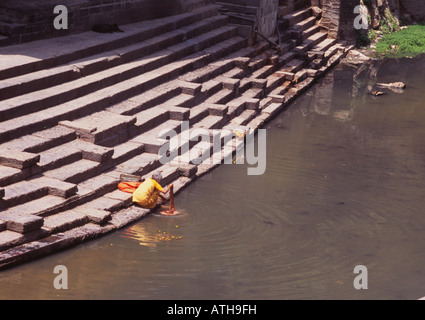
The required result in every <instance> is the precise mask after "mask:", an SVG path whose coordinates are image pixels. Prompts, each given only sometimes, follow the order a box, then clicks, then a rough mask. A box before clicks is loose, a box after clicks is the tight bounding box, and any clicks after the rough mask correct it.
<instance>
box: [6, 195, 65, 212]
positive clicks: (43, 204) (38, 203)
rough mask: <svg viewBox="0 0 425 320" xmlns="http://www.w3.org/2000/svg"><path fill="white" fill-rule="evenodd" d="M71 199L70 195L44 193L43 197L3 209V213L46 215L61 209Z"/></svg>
mask: <svg viewBox="0 0 425 320" xmlns="http://www.w3.org/2000/svg"><path fill="white" fill-rule="evenodd" d="M72 200H73V198H72V197H71V198H69V199H64V198H62V197H57V196H52V195H46V196H44V197H41V198H38V199H35V200H31V201H28V202H25V203H23V204H20V205H18V206H14V207H11V208H8V209H7V210H5V211H4V213H5V214H8V215H10V216H15V215H18V216H19V215H22V214H24V215H25V216H39V217H46V216H49V215H52V214H55V213H57V212H60V211H62V210H63V208H64V207H65V206H66V205H67V204H68V203H70V202H71V201H72Z"/></svg>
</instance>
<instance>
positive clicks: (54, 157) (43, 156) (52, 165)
mask: <svg viewBox="0 0 425 320" xmlns="http://www.w3.org/2000/svg"><path fill="white" fill-rule="evenodd" d="M81 158H82V152H81V150H79V149H77V148H74V147H73V146H72V145H69V144H64V145H60V146H58V147H55V148H52V149H49V150H46V151H42V152H40V162H39V165H40V167H41V168H42V170H43V171H48V170H52V169H56V168H58V167H61V166H64V165H67V164H69V163H71V162H74V161H78V160H80V159H81Z"/></svg>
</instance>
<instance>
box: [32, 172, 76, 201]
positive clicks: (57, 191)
mask: <svg viewBox="0 0 425 320" xmlns="http://www.w3.org/2000/svg"><path fill="white" fill-rule="evenodd" d="M31 182H32V183H34V184H38V185H40V186H43V187H45V188H46V189H47V190H48V192H49V194H50V195H52V196H57V197H62V198H69V197H71V196H73V195H75V194H76V193H77V190H78V187H77V185H76V184H74V183H69V182H64V181H61V180H58V179H55V178H50V177H45V176H42V177H39V178H35V179H33V180H31Z"/></svg>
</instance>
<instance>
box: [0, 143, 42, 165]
mask: <svg viewBox="0 0 425 320" xmlns="http://www.w3.org/2000/svg"><path fill="white" fill-rule="evenodd" d="M39 160H40V155H38V154H33V153H29V152H23V151H18V150H14V149H10V148H5V147H2V146H0V165H2V166H7V167H12V168H16V169H24V168H28V167H31V166H33V165H35V164H37V163H38V161H39Z"/></svg>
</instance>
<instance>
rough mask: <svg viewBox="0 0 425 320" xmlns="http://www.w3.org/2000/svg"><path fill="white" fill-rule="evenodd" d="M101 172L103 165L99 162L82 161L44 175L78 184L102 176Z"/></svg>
mask: <svg viewBox="0 0 425 320" xmlns="http://www.w3.org/2000/svg"><path fill="white" fill-rule="evenodd" d="M101 171H102V165H101V164H100V163H99V162H95V161H90V160H86V159H82V160H78V161H75V162H73V163H71V164H68V165H65V166H62V167H60V168H57V169H53V170H49V171H46V172H44V175H45V176H47V177H50V178H55V179H59V180H61V181H64V182H70V183H75V184H77V183H80V182H82V181H84V180H87V179H89V178H92V177H94V176H96V175H98V174H100V173H101Z"/></svg>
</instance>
